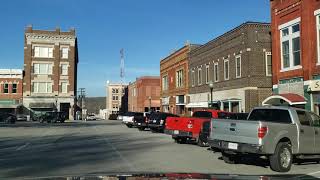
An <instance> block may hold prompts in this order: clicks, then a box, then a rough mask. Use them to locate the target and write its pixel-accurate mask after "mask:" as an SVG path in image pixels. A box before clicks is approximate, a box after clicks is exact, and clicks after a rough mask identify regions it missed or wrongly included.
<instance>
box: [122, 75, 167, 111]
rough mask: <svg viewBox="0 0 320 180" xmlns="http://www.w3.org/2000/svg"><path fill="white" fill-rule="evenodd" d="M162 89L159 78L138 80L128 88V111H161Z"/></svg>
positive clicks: (150, 77)
mask: <svg viewBox="0 0 320 180" xmlns="http://www.w3.org/2000/svg"><path fill="white" fill-rule="evenodd" d="M160 89H161V88H160V77H159V76H142V77H140V78H137V79H136V81H135V82H133V83H130V84H129V86H128V111H133V112H149V111H150V110H151V111H160ZM149 107H150V109H149Z"/></svg>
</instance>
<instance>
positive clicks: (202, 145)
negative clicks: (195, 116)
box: [197, 137, 207, 147]
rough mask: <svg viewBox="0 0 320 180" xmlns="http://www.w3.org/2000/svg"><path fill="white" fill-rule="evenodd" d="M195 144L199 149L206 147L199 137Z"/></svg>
mask: <svg viewBox="0 0 320 180" xmlns="http://www.w3.org/2000/svg"><path fill="white" fill-rule="evenodd" d="M197 144H198V146H200V147H206V146H207V143H206V142H204V141H203V140H202V139H201V138H200V137H199V138H198V141H197Z"/></svg>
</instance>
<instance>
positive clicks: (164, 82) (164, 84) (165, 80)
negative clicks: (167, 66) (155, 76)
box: [162, 75, 168, 91]
mask: <svg viewBox="0 0 320 180" xmlns="http://www.w3.org/2000/svg"><path fill="white" fill-rule="evenodd" d="M162 90H163V91H166V90H168V76H167V75H165V76H163V77H162Z"/></svg>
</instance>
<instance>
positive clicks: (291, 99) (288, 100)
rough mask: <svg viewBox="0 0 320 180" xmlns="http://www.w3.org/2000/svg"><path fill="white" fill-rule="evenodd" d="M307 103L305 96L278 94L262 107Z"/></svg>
mask: <svg viewBox="0 0 320 180" xmlns="http://www.w3.org/2000/svg"><path fill="white" fill-rule="evenodd" d="M306 103H307V101H306V99H305V98H304V97H303V96H300V95H298V94H293V93H286V94H277V95H272V96H270V97H268V98H266V99H265V100H264V101H263V102H262V105H302V104H306Z"/></svg>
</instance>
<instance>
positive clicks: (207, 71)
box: [206, 65, 210, 84]
mask: <svg viewBox="0 0 320 180" xmlns="http://www.w3.org/2000/svg"><path fill="white" fill-rule="evenodd" d="M209 71H210V66H209V65H206V84H209V76H210V72H209Z"/></svg>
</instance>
